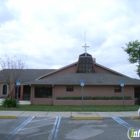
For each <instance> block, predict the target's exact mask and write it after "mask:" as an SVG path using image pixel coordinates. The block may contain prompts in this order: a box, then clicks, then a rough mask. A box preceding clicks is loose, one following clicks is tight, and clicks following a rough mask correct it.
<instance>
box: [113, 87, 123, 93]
mask: <svg viewBox="0 0 140 140" xmlns="http://www.w3.org/2000/svg"><path fill="white" fill-rule="evenodd" d="M121 91H122V89H121V87H114V92H121Z"/></svg>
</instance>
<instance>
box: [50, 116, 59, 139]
mask: <svg viewBox="0 0 140 140" xmlns="http://www.w3.org/2000/svg"><path fill="white" fill-rule="evenodd" d="M57 121H58V117H56V120H55V123H54V125H53V128H52V130H51V133H50V135H49V136H48V140H52V137H53V134H54V131H55V127H56V124H57Z"/></svg>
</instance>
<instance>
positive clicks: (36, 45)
mask: <svg viewBox="0 0 140 140" xmlns="http://www.w3.org/2000/svg"><path fill="white" fill-rule="evenodd" d="M139 6H140V0H0V57H3V56H4V55H6V54H7V55H9V56H12V55H17V56H18V55H25V56H26V67H27V68H36V69H50V68H61V67H63V66H66V65H69V64H71V63H73V62H76V61H77V60H78V56H79V54H81V53H84V48H83V47H82V46H83V45H84V44H85V41H84V33H85V32H86V44H87V45H88V46H90V47H89V48H88V49H87V52H88V53H89V54H92V56H93V57H94V58H96V62H97V63H99V64H100V65H103V66H106V67H108V68H110V69H113V70H115V71H117V72H120V73H122V74H125V75H127V76H130V77H132V78H138V76H137V74H136V72H135V70H136V64H130V63H129V62H128V55H127V54H126V52H124V50H123V49H122V47H126V45H125V44H126V43H128V42H129V41H134V40H137V39H138V40H139V39H140V8H139Z"/></svg>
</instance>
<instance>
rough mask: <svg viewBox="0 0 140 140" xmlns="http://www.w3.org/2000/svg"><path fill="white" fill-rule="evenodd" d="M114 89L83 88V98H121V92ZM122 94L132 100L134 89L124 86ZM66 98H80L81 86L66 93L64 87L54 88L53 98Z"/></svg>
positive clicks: (109, 87) (104, 87) (108, 87)
mask: <svg viewBox="0 0 140 140" xmlns="http://www.w3.org/2000/svg"><path fill="white" fill-rule="evenodd" d="M118 86H119V85H118ZM114 87H115V86H84V96H122V93H121V92H114ZM124 94H125V96H131V97H132V99H134V87H133V86H125V87H124ZM68 96H81V86H74V91H73V92H67V91H66V86H54V98H56V97H68Z"/></svg>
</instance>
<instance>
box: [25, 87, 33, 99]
mask: <svg viewBox="0 0 140 140" xmlns="http://www.w3.org/2000/svg"><path fill="white" fill-rule="evenodd" d="M30 92H31V87H30V86H23V100H30V95H31V93H30Z"/></svg>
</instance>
